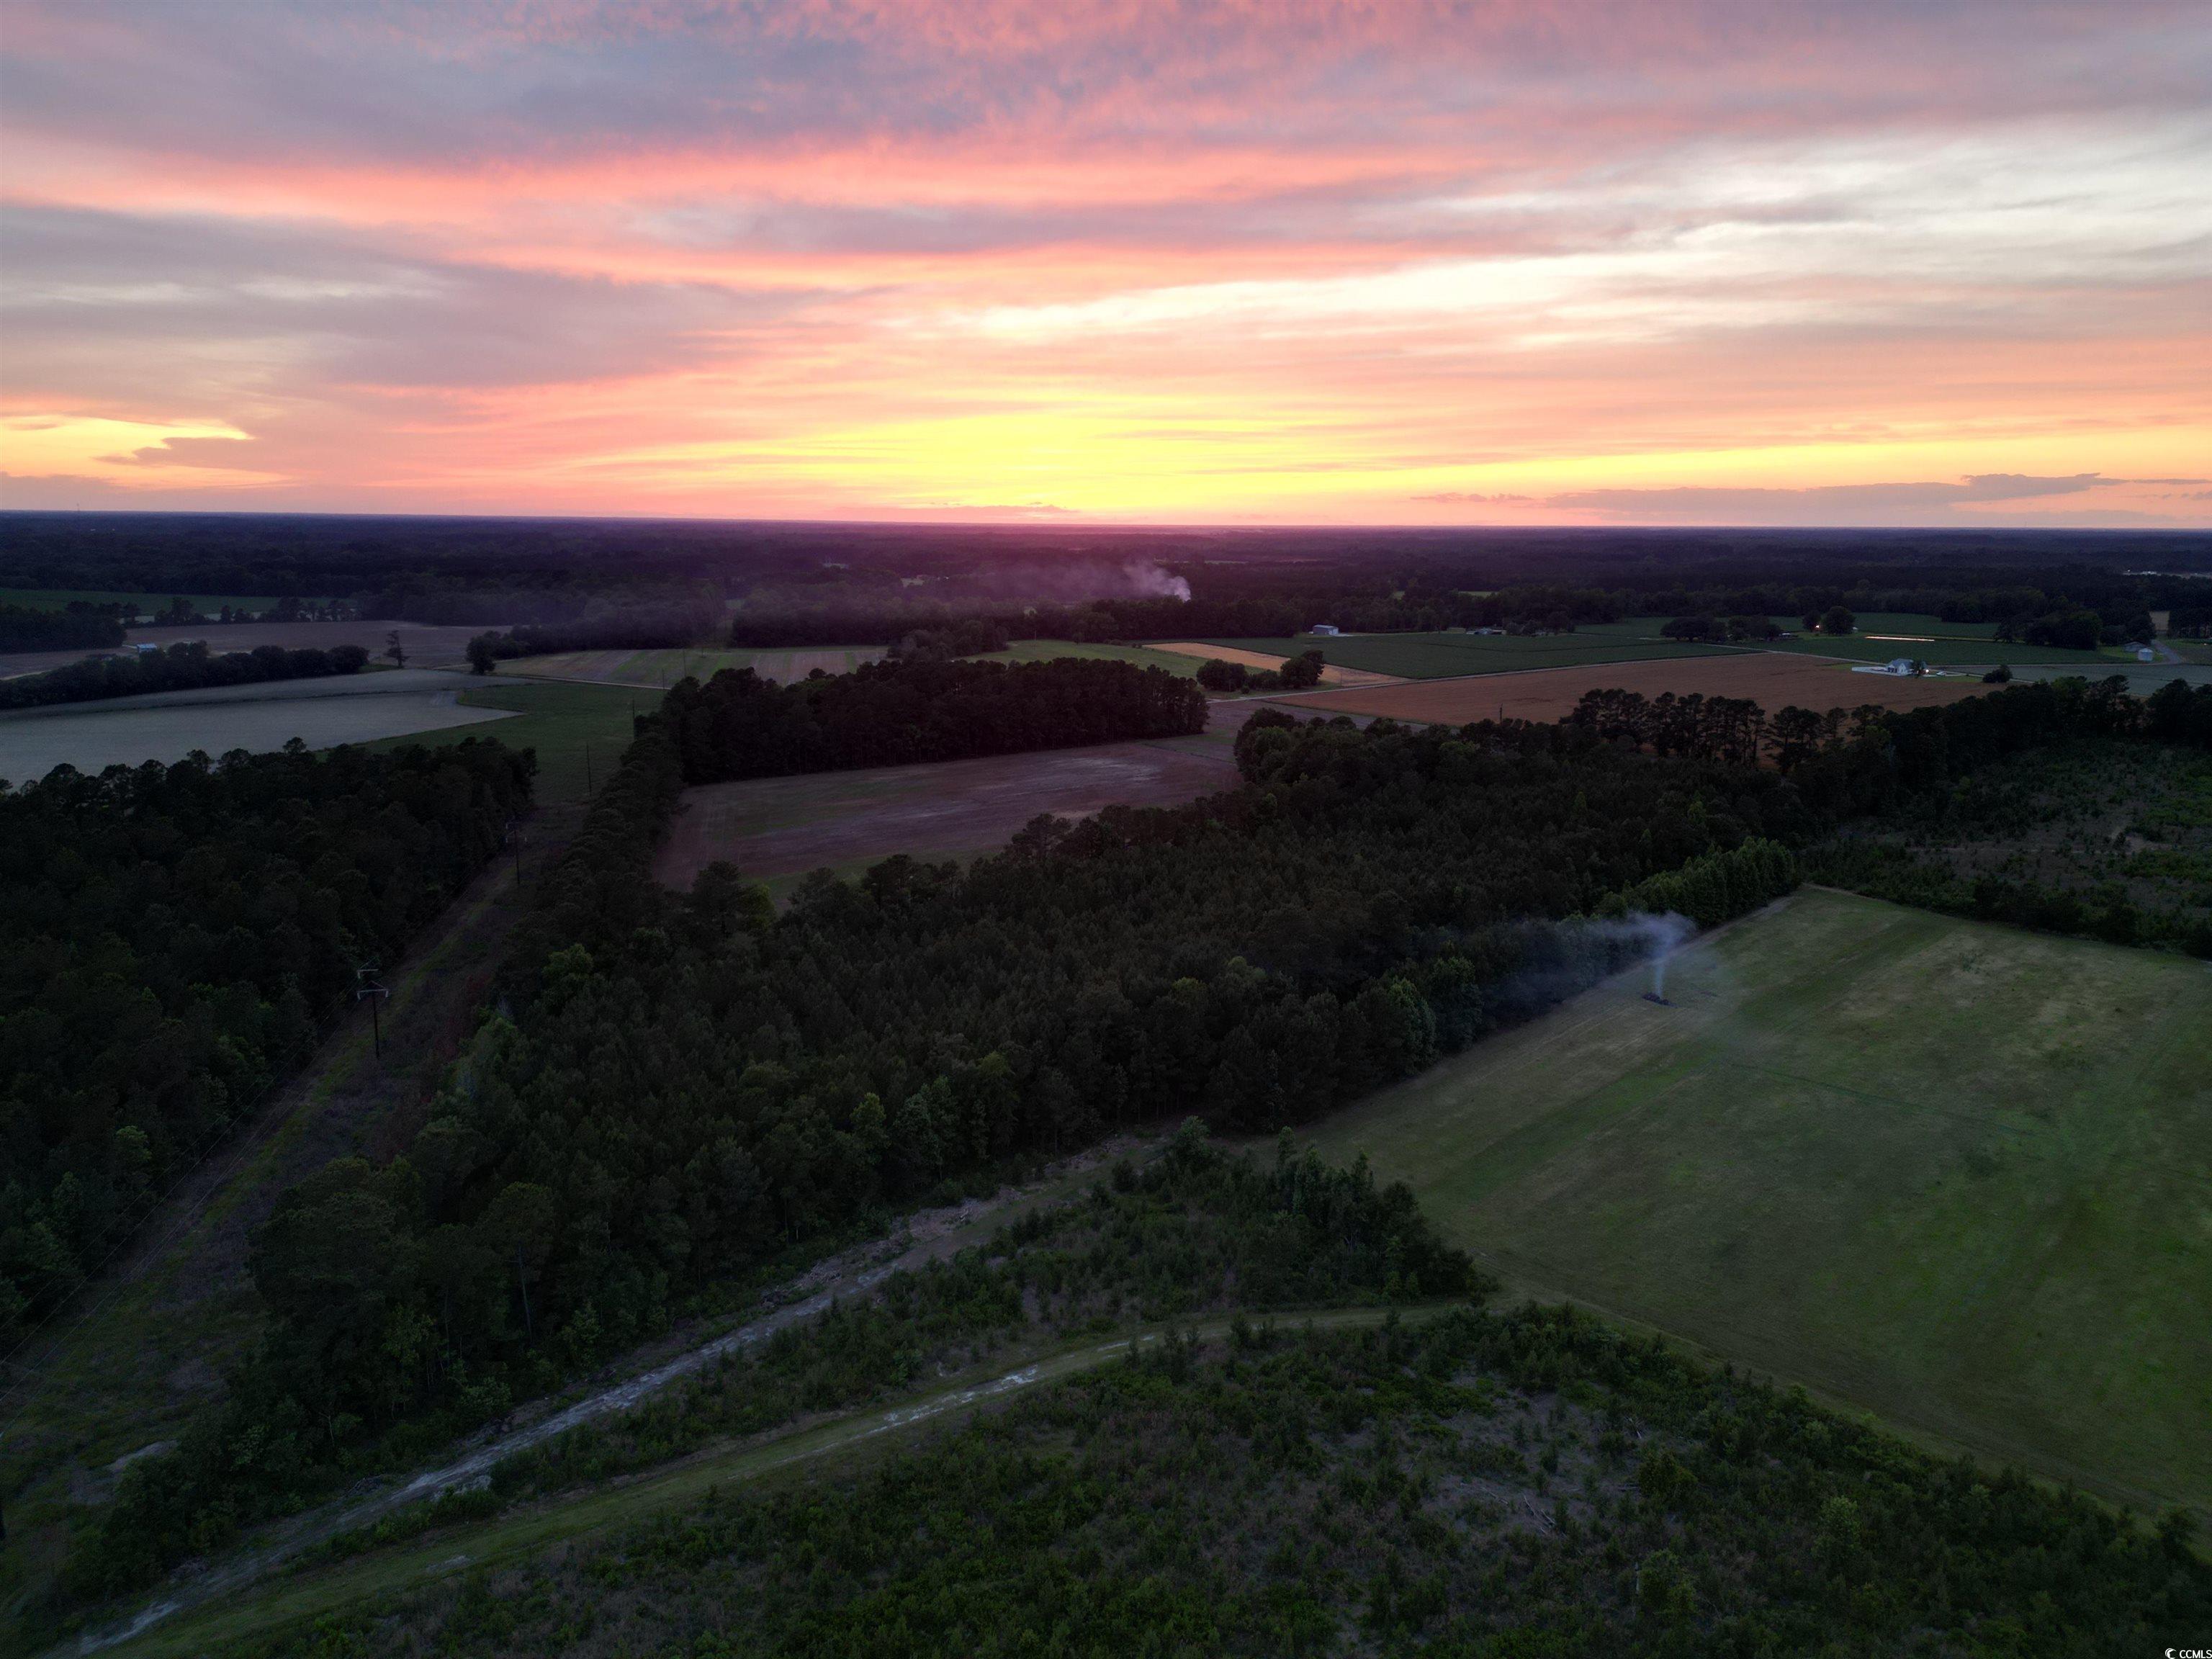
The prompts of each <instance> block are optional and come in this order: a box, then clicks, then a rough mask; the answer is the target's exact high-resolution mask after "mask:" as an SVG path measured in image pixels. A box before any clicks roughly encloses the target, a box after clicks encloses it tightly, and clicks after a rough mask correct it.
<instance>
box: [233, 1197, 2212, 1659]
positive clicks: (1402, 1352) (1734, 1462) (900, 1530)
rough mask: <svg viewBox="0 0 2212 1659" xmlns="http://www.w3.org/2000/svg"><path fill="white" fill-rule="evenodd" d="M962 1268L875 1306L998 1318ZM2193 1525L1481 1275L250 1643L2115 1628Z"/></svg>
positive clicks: (1865, 1642)
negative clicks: (1350, 1321)
mask: <svg viewBox="0 0 2212 1659" xmlns="http://www.w3.org/2000/svg"><path fill="white" fill-rule="evenodd" d="M1171 1255H1172V1241H1170V1240H1161V1241H1158V1242H1157V1243H1155V1244H1154V1246H1153V1248H1152V1250H1150V1251H1147V1252H1146V1253H1145V1254H1143V1255H1138V1256H1136V1257H1135V1260H1136V1261H1139V1262H1145V1261H1152V1260H1157V1259H1160V1258H1169V1257H1171ZM1125 1259H1126V1258H1125ZM986 1274H987V1269H984V1268H983V1267H981V1265H980V1264H977V1265H975V1266H973V1267H970V1268H969V1271H968V1272H967V1273H965V1274H964V1275H960V1276H958V1277H957V1279H956V1276H955V1275H952V1274H947V1275H945V1278H946V1279H953V1280H955V1282H952V1283H947V1284H943V1285H939V1286H936V1287H933V1289H936V1290H937V1291H939V1295H938V1296H937V1297H927V1298H925V1297H913V1298H911V1299H910V1301H911V1303H914V1304H923V1303H926V1304H927V1305H926V1307H915V1309H914V1311H913V1312H912V1313H910V1314H909V1316H908V1318H907V1319H905V1320H897V1321H894V1322H893V1326H894V1329H895V1331H896V1334H899V1335H905V1334H908V1332H910V1331H911V1330H913V1328H915V1325H917V1324H920V1323H921V1322H922V1319H923V1318H924V1317H926V1316H927V1314H929V1313H940V1314H941V1313H942V1312H945V1311H949V1312H953V1313H955V1314H956V1315H957V1314H960V1313H966V1314H969V1315H970V1316H971V1317H972V1316H975V1315H976V1314H981V1315H982V1316H985V1317H987V1316H988V1312H989V1310H990V1304H991V1299H992V1298H991V1297H990V1289H991V1287H990V1285H988V1283H987V1280H986ZM960 1291H968V1292H969V1298H970V1299H969V1301H967V1302H965V1303H960V1302H956V1301H954V1300H953V1299H952V1298H953V1297H955V1296H957V1294H958V1293H959V1292H960ZM1018 1309H1019V1302H1018V1300H1017V1301H1016V1302H1015V1303H1014V1304H1012V1309H1011V1310H1009V1309H1006V1306H1005V1304H1004V1303H1003V1302H1001V1304H1000V1317H1001V1318H1002V1319H1012V1318H1018ZM874 1323H876V1321H873V1320H872V1319H871V1317H870V1316H869V1314H868V1313H867V1312H866V1311H863V1312H860V1313H857V1314H854V1315H848V1316H846V1318H845V1320H844V1321H843V1322H842V1327H841V1328H838V1329H837V1330H836V1332H835V1334H834V1337H833V1338H832V1339H831V1342H834V1343H835V1344H836V1346H834V1347H833V1346H831V1342H823V1343H822V1344H821V1345H820V1348H817V1349H815V1350H814V1351H811V1352H809V1351H807V1350H808V1347H809V1346H810V1345H806V1344H803V1343H793V1345H791V1348H790V1351H789V1352H787V1354H785V1355H783V1356H780V1358H782V1359H783V1360H784V1361H785V1362H786V1363H785V1364H783V1365H782V1366H781V1367H779V1368H778V1369H779V1370H781V1375H780V1376H774V1377H762V1376H757V1375H753V1374H747V1375H744V1376H742V1377H741V1378H739V1379H733V1380H736V1381H739V1382H740V1383H752V1384H754V1385H755V1387H754V1388H753V1389H750V1390H745V1391H744V1394H745V1396H746V1397H745V1401H744V1404H742V1405H738V1407H737V1412H736V1413H735V1414H736V1416H737V1419H738V1420H739V1421H748V1420H753V1419H755V1418H757V1417H759V1416H763V1415H769V1414H772V1413H774V1412H775V1410H776V1408H777V1407H778V1406H779V1405H780V1404H781V1403H782V1402H783V1401H787V1400H789V1399H791V1398H792V1397H793V1395H795V1394H797V1393H798V1392H799V1390H800V1389H804V1388H805V1387H807V1386H808V1385H809V1384H811V1385H813V1387H814V1388H815V1389H817V1390H821V1391H822V1392H823V1393H827V1394H829V1395H830V1396H831V1397H835V1389H836V1382H837V1381H838V1380H840V1379H841V1378H842V1376H845V1375H848V1374H849V1367H848V1366H840V1365H839V1364H837V1363H836V1361H837V1360H838V1359H840V1358H848V1356H850V1355H851V1354H852V1353H854V1352H855V1351H858V1352H866V1350H867V1348H868V1346H869V1344H868V1340H867V1339H868V1336H869V1334H870V1330H869V1328H870V1327H871V1326H872V1324H874ZM823 1348H826V1349H829V1352H821V1351H820V1349H823ZM808 1361H812V1362H813V1363H812V1364H811V1365H810V1364H807V1363H806V1362H808ZM757 1369H766V1368H764V1367H763V1368H745V1370H746V1371H747V1372H748V1373H750V1372H753V1371H755V1370H757ZM777 1383H781V1384H782V1385H783V1386H782V1387H781V1388H780V1389H779V1388H778V1387H776V1386H775V1385H776V1384H777ZM763 1384H765V1385H766V1386H761V1385H763ZM824 1385H827V1387H826V1388H825V1386H824ZM748 1406H750V1407H754V1408H755V1409H753V1410H751V1411H748V1410H747V1409H746V1407H748ZM669 1415H671V1416H672V1415H673V1413H669ZM589 1463H590V1460H589V1459H588V1457H586V1459H585V1460H584V1464H585V1466H586V1467H588V1466H589ZM613 1467H617V1468H618V1467H620V1464H619V1462H617V1463H616V1464H614V1465H613ZM534 1472H535V1471H532V1473H534ZM579 1472H580V1471H579ZM496 1490H497V1483H496V1482H495V1491H496ZM486 1497H487V1498H489V1502H479V1503H478V1504H477V1505H475V1507H477V1508H490V1507H495V1504H496V1502H497V1499H496V1498H490V1495H489V1494H487V1495H486ZM456 1507H457V1508H461V1509H463V1510H465V1508H466V1507H468V1506H465V1505H457V1506H456ZM2189 1541H2190V1528H2189V1525H2188V1522H2187V1518H2186V1517H2185V1516H2182V1515H2180V1514H2179V1512H2176V1513H2175V1514H2174V1515H2172V1516H2169V1517H2168V1518H2167V1519H2166V1521H2165V1522H2162V1523H2160V1525H2159V1526H2158V1527H2156V1528H2144V1527H2142V1525H2140V1524H2139V1523H2137V1522H2133V1521H2132V1520H2130V1519H2126V1518H2122V1517H2118V1516H2114V1515H2112V1513H2111V1512H2110V1511H2108V1510H2105V1509H2103V1508H2101V1507H2100V1506H2098V1505H2096V1504H2093V1503H2091V1502H2089V1501H2087V1500H2086V1499H2084V1498H2081V1496H2080V1495H2079V1494H2077V1493H2075V1492H2070V1491H2069V1492H2063V1493H2061V1492H2053V1491H2050V1490H2048V1489H2045V1488H2043V1487H2040V1486H2036V1485H2035V1484H2033V1483H2032V1482H2030V1481H2029V1480H2026V1479H2024V1478H2023V1477H2021V1476H2020V1475H2019V1474H2014V1473H2005V1474H1990V1473H1988V1472H1986V1471H1985V1470H1984V1469H1981V1468H1978V1467H1976V1466H1975V1465H1974V1464H1972V1462H1968V1461H1966V1460H1964V1459H1960V1460H1957V1461H1952V1462H1945V1461H1942V1460H1939V1459H1937V1458H1935V1457H1932V1456H1930V1455H1928V1454H1926V1453H1924V1452H1922V1451H1919V1450H1917V1449H1914V1448H1911V1447H1910V1446H1907V1445H1906V1444H1905V1443H1903V1442H1901V1441H1899V1440H1898V1439H1896V1438H1894V1437H1891V1436H1888V1435H1886V1434H1883V1433H1881V1432H1879V1431H1875V1430H1872V1429H1869V1428H1868V1427H1866V1426H1864V1425H1862V1424H1860V1423H1858V1422H1856V1421H1854V1420H1852V1419H1848V1418H1846V1417H1844V1416H1842V1415H1840V1414H1838V1413H1834V1412H1832V1411H1828V1410H1826V1409H1823V1408H1822V1407H1818V1406H1816V1405H1814V1404H1813V1403H1812V1402H1811V1401H1808V1399H1807V1398H1806V1397H1805V1395H1803V1394H1802V1392H1797V1391H1794V1390H1793V1391H1790V1392H1783V1391H1779V1390H1777V1389H1773V1388H1771V1387H1770V1386H1766V1385H1763V1384H1761V1383H1757V1382H1754V1381H1752V1380H1750V1379H1748V1378H1745V1377H1741V1376H1736V1375H1735V1374H1734V1373H1733V1372H1722V1371H1716V1370H1709V1369H1707V1368H1705V1366H1703V1365H1701V1364H1699V1363H1698V1362H1696V1361H1693V1360H1691V1359H1688V1358H1685V1357H1683V1356H1682V1355H1680V1354H1679V1353H1677V1352H1674V1351H1673V1350H1672V1349H1670V1348H1668V1347H1666V1346H1662V1344H1660V1343H1658V1342H1656V1341H1654V1340H1645V1339H1639V1338H1636V1337H1631V1336H1627V1335H1624V1334H1620V1333H1619V1332H1617V1331H1614V1330H1613V1329H1611V1328H1608V1327H1607V1326H1605V1325H1603V1324H1601V1323H1600V1322H1597V1321H1595V1320H1594V1319H1592V1318H1590V1317H1589V1316H1585V1315H1581V1314H1578V1313H1577V1311H1576V1310H1573V1309H1572V1308H1552V1309H1539V1308H1536V1307H1534V1306H1526V1307H1522V1308H1519V1309H1516V1310H1510V1311H1504V1312H1491V1311H1486V1310H1483V1309H1482V1308H1481V1307H1480V1305H1479V1304H1477V1305H1474V1306H1463V1307H1461V1308H1458V1309H1455V1310H1450V1311H1447V1312H1442V1313H1437V1314H1429V1315H1426V1316H1420V1315H1415V1316H1407V1317H1406V1318H1404V1319H1402V1320H1392V1321H1389V1322H1385V1323H1383V1325H1381V1326H1380V1327H1379V1328H1367V1329H1359V1330H1352V1331H1345V1332H1334V1333H1332V1332H1326V1331H1318V1330H1315V1329H1312V1328H1299V1327H1298V1326H1297V1324H1296V1323H1295V1322H1283V1323H1280V1324H1277V1323H1273V1322H1261V1323H1253V1322H1238V1323H1237V1324H1235V1325H1233V1326H1232V1327H1231V1329H1230V1331H1229V1332H1228V1334H1226V1335H1225V1336H1221V1337H1217V1338H1213V1339H1211V1340H1195V1339H1192V1338H1187V1337H1175V1336H1171V1337H1170V1339H1169V1340H1167V1341H1165V1342H1164V1343H1161V1344H1159V1345H1158V1346H1154V1347H1152V1348H1149V1349H1139V1350H1134V1351H1133V1352H1132V1354H1131V1356H1130V1357H1129V1358H1127V1359H1126V1360H1124V1361H1122V1362H1121V1363H1119V1364H1112V1365H1109V1366H1106V1367H1104V1368H1102V1369H1100V1370H1094V1371H1092V1372H1091V1373H1089V1374H1087V1375H1084V1376H1078V1377H1075V1378H1073V1379H1071V1380H1068V1381H1066V1382H1063V1383H1058V1384H1056V1385H1052V1386H1048V1387H1047V1388H1044V1389H1040V1390H1039V1391H1038V1392H1037V1393H1036V1394H1034V1395H1028V1396H1025V1397H1024V1398H1022V1399H1019V1400H1018V1401H1015V1402H1014V1403H1012V1404H1011V1405H1010V1406H1007V1407H1003V1408H1001V1409H1000V1410H998V1411H996V1412H994V1413H991V1414H989V1415H988V1416H986V1417H983V1418H981V1419H978V1420H975V1421H973V1422H970V1423H969V1424H966V1425H961V1426H957V1427H951V1428H946V1429H944V1430H940V1431H938V1432H937V1433H935V1434H934V1435H932V1436H930V1437H928V1438H927V1440H925V1442H924V1443H922V1444H921V1445H920V1446H918V1447H915V1448H914V1449H907V1450H902V1451H899V1452H897V1453H895V1454H893V1455H890V1456H889V1457H887V1458H885V1459H883V1460H881V1461H879V1462H873V1463H866V1464H862V1465H860V1467H858V1468H844V1469H833V1470H831V1471H830V1472H829V1473H828V1474H825V1475H824V1476H823V1477H822V1478H818V1479H817V1480H811V1481H809V1482H807V1483H805V1484H804V1485H799V1486H793V1485H792V1484H788V1483H769V1484H765V1485H748V1484H743V1483H740V1484H736V1485H732V1486H727V1487H724V1488H720V1489H713V1490H710V1491H709V1492H708V1493H707V1494H706V1495H705V1496H704V1497H703V1498H697V1499H694V1500H692V1501H690V1502H689V1503H687V1504H683V1505H682V1506H681V1507H678V1508H677V1509H675V1510H673V1512H671V1513H667V1514H665V1515H658V1516H650V1517H649V1518H647V1519H644V1520H641V1521H639V1522H634V1523H632V1524H630V1525H629V1526H628V1527H625V1528H621V1529H619V1530H617V1531H616V1532H615V1533H613V1534H611V1535H610V1536H603V1537H600V1538H597V1539H593V1540H590V1541H585V1542H583V1543H581V1544H580V1545H572V1546H569V1547H565V1548H560V1549H556V1550H541V1551H539V1552H537V1553H534V1554H530V1555H526V1556H525V1557H523V1558H522V1559H520V1560H515V1561H509V1562H506V1563H503V1564H502V1565H501V1568H500V1569H499V1570H498V1571H496V1572H495V1571H491V1570H489V1569H483V1568H480V1569H477V1570H476V1571H471V1572H469V1573H465V1574H459V1575H455V1576H453V1577H448V1578H446V1579H443V1580H441V1581H440V1582H438V1583H434V1584H432V1585H430V1586H428V1587H427V1588H426V1589H422V1590H418V1591H416V1592H414V1593H412V1594H410V1595H404V1596H395V1595H386V1596H384V1597H380V1598H379V1599H377V1600H375V1601H371V1602H369V1603H368V1605H366V1606H363V1607H358V1608H356V1609H349V1610H347V1611H344V1612H342V1613H337V1614H335V1615H333V1616H331V1617H328V1618H326V1619H325V1620H320V1621H319V1622H318V1623H317V1624H316V1625H315V1626H314V1627H313V1629H312V1630H307V1629H299V1628H295V1629H294V1630H293V1631H291V1632H287V1633H285V1634H283V1635H280V1636H277V1637H276V1638H271V1639H269V1640H267V1641H264V1642H258V1643H254V1644H250V1645H248V1646H246V1647H243V1648H241V1649H240V1650H237V1651H238V1652H239V1653H240V1655H241V1656H246V1655H250V1656H253V1659H340V1656H343V1659H380V1656H387V1655H389V1656H394V1659H398V1656H413V1655H416V1654H420V1653H424V1652H436V1653H440V1654H449V1655H455V1656H471V1659H475V1656H482V1659H520V1656H532V1659H536V1656H543V1655H552V1654H559V1653H568V1652H577V1653H595V1654H597V1653H641V1652H653V1653H684V1654H689V1655H701V1656H716V1659H720V1656H738V1655H760V1656H794V1659H795V1656H801V1655H806V1656H811V1655H821V1654H831V1653H834V1654H838V1655H854V1656H883V1659H892V1656H908V1655H913V1654H916V1653H945V1654H951V1653H963V1654H965V1653H987V1654H1005V1655H1014V1654H1020V1653H1028V1652H1034V1651H1039V1650H1046V1649H1041V1644H1039V1643H1038V1641H1037V1640H1036V1637H1037V1636H1038V1634H1039V1633H1040V1632H1048V1633H1049V1638H1050V1640H1051V1642H1052V1643H1053V1646H1052V1647H1051V1648H1050V1649H1048V1651H1057V1652H1064V1653H1069V1654H1082V1655H1101V1656H1103V1655H1108V1654H1127V1653H1139V1654H1150V1653H1162V1654H1166V1653H1185V1652H1190V1653H1228V1654H1249V1655H1253V1656H1255V1659H1259V1656H1265V1659H1276V1656H1280V1655H1322V1654H1366V1653H1377V1652H1383V1653H1410V1652H1423V1653H1431V1654H1436V1655H1439V1656H1449V1659H1571V1656H1580V1655H1586V1654H1592V1653H1614V1652H1620V1653H1640V1654H1653V1655H1665V1656H1674V1655H1680V1656H1690V1655H1703V1654H1721V1655H1743V1656H1753V1655H1761V1654H1782V1653H1821V1654H1838V1655H1840V1654H1871V1653H1899V1652H1929V1653H1942V1654H1961V1655H1966V1654H1974V1655H1982V1654H1986V1655H1990V1656H1995V1655H2000V1654H2002V1655H2007V1656H2017V1659H2044V1656H2049V1659H2071V1656H2076V1655H2082V1654H2100V1655H2101V1654H2110V1655H2114V1656H2132V1655H2136V1654H2142V1653H2158V1652H2160V1651H2162V1650H2166V1648H2168V1647H2169V1646H2171V1645H2172V1644H2173V1643H2175V1642H2177V1641H2180V1642H2188V1641H2191V1640H2192V1639H2194V1638H2195V1637H2196V1636H2197V1632H2200V1631H2201V1630H2202V1629H2203V1627H2204V1626H2205V1625H2206V1624H2207V1622H2208V1621H2212V1568H2208V1567H2207V1565H2205V1564H2204V1562H2203V1561H2202V1560H2201V1559H2197V1557H2196V1556H2195V1555H2193V1554H2192V1553H2191V1549H2190V1542H2189ZM457 1542H465V1540H457Z"/></svg>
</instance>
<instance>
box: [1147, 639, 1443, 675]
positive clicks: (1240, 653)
mask: <svg viewBox="0 0 2212 1659" xmlns="http://www.w3.org/2000/svg"><path fill="white" fill-rule="evenodd" d="M1146 648H1147V649H1149V650H1152V651H1165V652H1167V653H1170V655H1173V656H1177V657H1200V658H1204V657H1212V658H1214V659H1217V660H1218V661H1221V662H1233V663H1241V664H1243V665H1244V666H1245V667H1247V668H1280V667H1281V666H1282V665H1284V664H1285V663H1286V662H1288V661H1289V660H1290V659H1289V658H1288V657H1271V656H1269V655H1268V654H1267V653H1266V652H1264V651H1246V650H1243V649H1242V648H1241V647H1237V646H1233V645H1208V644H1206V642H1205V641H1202V640H1175V641H1170V642H1168V643H1166V644H1160V643H1158V642H1155V643H1153V644H1152V645H1151V646H1149V647H1146ZM1321 683H1322V684H1323V685H1402V684H1405V682H1404V681H1403V680H1401V679H1400V678H1398V677H1397V676H1396V675H1395V674H1373V673H1370V672H1369V671H1367V670H1365V669H1364V668H1341V667H1339V666H1338V665H1335V664H1334V663H1331V664H1329V665H1328V666H1327V667H1325V668H1323V669H1322V671H1321Z"/></svg>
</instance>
